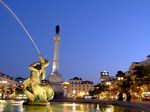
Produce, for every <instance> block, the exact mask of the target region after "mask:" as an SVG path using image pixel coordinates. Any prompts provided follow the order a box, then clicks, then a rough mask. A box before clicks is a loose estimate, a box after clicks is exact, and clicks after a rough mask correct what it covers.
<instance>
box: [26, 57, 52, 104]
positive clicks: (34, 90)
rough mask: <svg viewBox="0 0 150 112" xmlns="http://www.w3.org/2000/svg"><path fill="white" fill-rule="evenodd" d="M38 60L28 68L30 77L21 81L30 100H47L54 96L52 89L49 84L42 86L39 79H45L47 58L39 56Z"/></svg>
mask: <svg viewBox="0 0 150 112" xmlns="http://www.w3.org/2000/svg"><path fill="white" fill-rule="evenodd" d="M39 58H40V61H38V62H35V63H33V64H32V65H30V66H29V67H28V68H29V69H30V70H31V74H30V78H28V79H26V80H25V81H24V82H23V86H24V93H25V95H26V96H27V97H28V99H29V100H30V101H31V102H44V103H46V102H48V100H51V99H52V98H53V96H54V91H53V89H52V88H51V87H50V86H49V85H46V86H42V85H41V79H45V76H46V75H45V74H46V70H45V69H46V67H47V66H48V65H49V62H48V60H46V59H44V58H43V57H39Z"/></svg>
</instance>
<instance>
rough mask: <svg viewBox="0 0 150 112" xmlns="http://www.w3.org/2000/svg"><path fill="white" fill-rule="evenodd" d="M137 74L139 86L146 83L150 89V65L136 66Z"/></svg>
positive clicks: (136, 79)
mask: <svg viewBox="0 0 150 112" xmlns="http://www.w3.org/2000/svg"><path fill="white" fill-rule="evenodd" d="M134 70H135V72H134V74H135V75H136V78H135V81H136V84H137V85H138V86H142V85H144V84H146V85H147V88H148V90H150V88H149V86H150V65H149V66H136V67H135V68H134Z"/></svg>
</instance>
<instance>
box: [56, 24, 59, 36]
mask: <svg viewBox="0 0 150 112" xmlns="http://www.w3.org/2000/svg"><path fill="white" fill-rule="evenodd" d="M55 30H56V34H59V31H60V28H59V25H57V26H56V28H55Z"/></svg>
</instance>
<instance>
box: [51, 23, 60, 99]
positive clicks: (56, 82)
mask: <svg viewBox="0 0 150 112" xmlns="http://www.w3.org/2000/svg"><path fill="white" fill-rule="evenodd" d="M55 30H56V34H55V36H54V60H53V66H52V73H51V74H50V75H49V82H50V85H51V87H52V88H53V89H54V91H55V96H54V97H55V98H60V97H62V94H63V89H62V84H61V74H60V72H59V45H60V36H59V31H60V28H59V25H57V26H56V29H55Z"/></svg>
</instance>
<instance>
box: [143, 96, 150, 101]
mask: <svg viewBox="0 0 150 112" xmlns="http://www.w3.org/2000/svg"><path fill="white" fill-rule="evenodd" d="M142 100H144V101H150V96H144V97H143V98H142Z"/></svg>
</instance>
